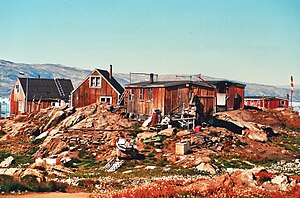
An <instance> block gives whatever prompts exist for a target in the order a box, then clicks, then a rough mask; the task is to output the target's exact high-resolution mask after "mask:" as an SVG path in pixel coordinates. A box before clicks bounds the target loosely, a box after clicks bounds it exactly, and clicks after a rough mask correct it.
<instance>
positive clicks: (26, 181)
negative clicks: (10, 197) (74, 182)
mask: <svg viewBox="0 0 300 198" xmlns="http://www.w3.org/2000/svg"><path fill="white" fill-rule="evenodd" d="M66 187H67V185H66V184H63V183H60V182H54V181H49V182H41V183H39V182H38V181H37V178H36V176H33V175H26V176H24V177H23V178H21V180H20V181H18V180H16V179H15V178H14V177H12V176H8V175H0V191H1V192H4V193H9V192H11V191H25V190H27V191H31V192H54V191H60V192H65V191H66Z"/></svg>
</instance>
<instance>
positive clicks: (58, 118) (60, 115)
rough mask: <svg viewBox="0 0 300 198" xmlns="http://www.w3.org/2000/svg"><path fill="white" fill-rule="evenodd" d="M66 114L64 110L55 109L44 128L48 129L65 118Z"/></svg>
mask: <svg viewBox="0 0 300 198" xmlns="http://www.w3.org/2000/svg"><path fill="white" fill-rule="evenodd" d="M65 117H66V114H65V112H64V111H57V112H56V113H55V114H54V115H53V116H52V117H51V119H50V120H49V122H48V123H47V124H46V126H45V127H44V130H47V129H49V128H50V127H52V126H55V125H57V124H58V123H59V122H60V121H62V120H63V119H65Z"/></svg>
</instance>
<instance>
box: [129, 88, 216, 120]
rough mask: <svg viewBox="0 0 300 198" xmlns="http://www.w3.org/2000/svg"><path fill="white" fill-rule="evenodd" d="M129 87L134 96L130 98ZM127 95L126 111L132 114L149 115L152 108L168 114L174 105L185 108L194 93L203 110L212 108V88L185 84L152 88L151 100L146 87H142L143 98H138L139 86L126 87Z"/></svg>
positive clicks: (213, 100) (213, 101) (152, 110)
mask: <svg viewBox="0 0 300 198" xmlns="http://www.w3.org/2000/svg"><path fill="white" fill-rule="evenodd" d="M131 89H133V90H134V98H133V100H130V99H131V98H130V93H131ZM126 90H127V93H128V97H127V98H126V104H127V105H126V106H127V112H129V113H134V114H139V115H140V114H143V115H151V114H152V113H153V112H154V110H156V109H160V110H161V111H162V114H163V115H166V114H168V113H169V112H170V111H172V110H173V109H175V108H176V107H178V106H180V105H183V103H184V107H185V108H187V107H188V106H189V103H190V99H191V97H192V95H193V94H192V93H194V95H197V96H199V99H200V102H201V103H202V104H203V106H204V112H207V111H209V110H210V109H213V108H214V104H215V98H214V90H208V89H204V88H201V87H199V86H192V87H186V86H185V85H181V86H173V87H167V88H152V100H147V98H148V91H147V90H148V89H147V88H144V89H143V90H144V100H140V90H141V89H140V88H126Z"/></svg>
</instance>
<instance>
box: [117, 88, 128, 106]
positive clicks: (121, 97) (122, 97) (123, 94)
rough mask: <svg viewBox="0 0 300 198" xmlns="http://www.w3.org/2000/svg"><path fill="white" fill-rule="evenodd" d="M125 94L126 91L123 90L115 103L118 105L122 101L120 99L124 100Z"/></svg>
mask: <svg viewBox="0 0 300 198" xmlns="http://www.w3.org/2000/svg"><path fill="white" fill-rule="evenodd" d="M126 94H127V91H126V90H125V91H124V92H123V93H122V95H121V96H120V97H119V99H118V102H117V105H120V104H121V103H122V101H123V100H124V98H125V96H126Z"/></svg>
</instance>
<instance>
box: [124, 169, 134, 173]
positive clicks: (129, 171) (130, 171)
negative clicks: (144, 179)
mask: <svg viewBox="0 0 300 198" xmlns="http://www.w3.org/2000/svg"><path fill="white" fill-rule="evenodd" d="M132 172H133V171H132V170H127V171H124V172H123V174H128V173H132Z"/></svg>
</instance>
